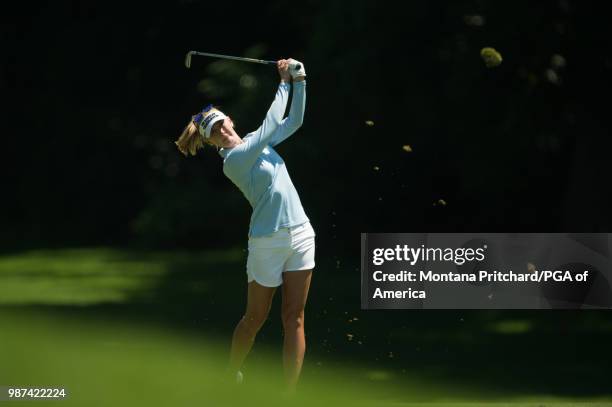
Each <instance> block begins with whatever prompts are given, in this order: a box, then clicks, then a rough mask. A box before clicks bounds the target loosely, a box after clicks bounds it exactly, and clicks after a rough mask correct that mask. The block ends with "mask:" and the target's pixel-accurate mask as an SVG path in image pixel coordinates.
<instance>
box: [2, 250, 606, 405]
mask: <svg viewBox="0 0 612 407" xmlns="http://www.w3.org/2000/svg"><path fill="white" fill-rule="evenodd" d="M244 260H245V253H244V252H243V251H242V250H239V249H238V250H229V251H219V252H205V253H194V252H159V253H148V252H133V251H126V250H115V249H105V248H100V249H78V250H58V251H32V252H24V253H18V254H14V255H8V256H7V255H5V256H2V257H0V386H2V385H15V386H21V387H25V386H62V387H65V388H67V389H68V391H69V393H70V395H69V398H68V399H66V400H62V401H56V402H52V403H60V405H66V406H69V405H74V406H108V405H113V406H123V405H125V406H135V405H147V406H150V405H173V406H180V405H189V406H194V405H202V406H224V405H228V406H233V405H252V406H259V405H262V406H263V405H266V406H273V405H281V404H282V405H287V403H288V401H287V400H284V399H282V398H281V397H280V393H281V389H282V376H281V366H282V365H281V360H280V332H279V325H278V321H277V320H276V318H275V320H276V322H273V321H271V322H270V323H269V324H268V326H267V327H266V328H265V329H263V330H262V332H261V333H260V336H258V340H257V342H256V344H255V347H254V350H253V352H252V354H251V355H250V356H249V359H248V362H247V364H246V365H245V368H244V371H245V375H246V379H247V382H246V383H245V385H244V386H243V387H241V388H235V387H234V386H231V385H228V384H227V383H226V382H224V381H222V380H220V379H221V376H222V375H221V373H222V371H223V368H224V366H225V362H226V359H227V353H228V350H229V349H228V346H229V338H230V337H231V329H232V328H233V325H234V323H235V320H236V319H237V318H238V317H239V315H240V312H241V310H242V307H243V300H244V292H243V291H240V290H241V289H243V288H244V287H243V286H242V288H236V290H229V289H227V290H226V291H222V290H221V287H225V288H227V287H241V285H240V284H242V283H244V281H243V279H244V275H243V273H244ZM326 278H329V279H331V278H332V276H329V277H326ZM321 279H323V277H321ZM330 285H333V284H330ZM336 286H337V285H336ZM317 292H318V294H316V293H317ZM315 294H316V295H318V297H317V296H314V297H313V305H312V306H311V308H310V311H309V312H310V314H313V317H312V318H311V320H312V322H307V324H309V325H307V328H308V327H310V328H308V331H307V332H308V340H309V348H308V351H307V357H306V360H305V364H304V371H303V377H302V382H301V384H300V392H299V394H298V396H297V398H296V399H293V400H291V405H333V406H344V405H346V406H349V405H350V406H361V405H363V406H380V405H382V406H393V405H397V406H417V405H427V406H431V407H433V406H456V407H459V406H468V405H469V406H474V405H478V406H480V405H482V406H485V405H486V406H516V407H519V406H534V407H539V406H586V405H588V406H612V399H611V398H610V397H609V395H605V394H604V395H602V394H601V392H591V393H593V394H590V395H589V394H586V395H581V396H568V395H564V396H563V395H560V394H562V393H561V392H559V391H557V390H555V388H553V387H551V390H550V391H549V392H546V391H543V392H534V391H533V390H532V389H531V388H530V387H525V385H523V386H522V387H521V386H518V384H521V383H524V382H525V381H526V380H534V379H533V377H537V375H535V376H534V375H533V370H534V369H532V368H531V366H526V370H525V371H524V374H523V375H522V376H516V377H512V376H510V379H506V381H503V380H501V379H500V380H497V385H495V386H492V385H490V384H488V383H491V380H492V379H491V378H489V381H487V380H485V379H487V376H493V379H496V376H495V375H497V374H501V373H500V372H501V371H503V370H507V369H511V368H512V365H508V366H510V367H508V368H507V367H506V366H507V363H510V362H511V360H510V359H508V360H507V361H506V362H504V361H503V360H501V361H499V362H495V361H494V360H492V361H488V362H492V363H494V364H491V363H488V364H487V363H483V362H482V360H485V361H487V358H488V357H489V356H488V355H490V353H488V351H487V350H486V349H485V353H484V355H482V354H481V355H479V357H482V358H483V359H477V360H472V365H471V366H470V365H469V364H467V363H466V361H465V360H463V359H461V354H460V353H457V357H458V358H460V359H457V360H453V359H450V358H449V359H441V358H440V355H439V350H440V349H442V347H441V346H447V345H438V344H440V343H444V342H442V341H444V339H445V338H452V341H454V342H455V343H461V344H463V345H461V346H475V344H478V342H477V341H476V339H477V338H476V336H478V335H474V333H473V332H472V335H467V334H466V332H465V331H462V332H459V333H457V332H454V333H453V332H451V331H450V330H449V331H448V332H447V334H448V335H447V336H445V335H442V334H435V332H433V331H432V332H430V334H426V332H425V330H424V331H423V332H419V331H418V330H412V331H410V332H407V333H410V335H407V336H405V337H401V336H400V335H399V334H396V342H395V344H394V345H393V347H392V349H393V350H394V352H395V354H396V356H394V357H393V358H391V357H392V356H393V355H392V354H389V355H387V354H388V353H389V352H387V346H391V345H388V344H387V343H385V344H384V346H383V345H382V344H381V342H377V341H376V337H377V334H380V332H377V331H376V329H379V328H378V327H377V326H376V325H375V324H376V323H377V322H378V323H382V322H381V321H380V319H381V316H382V315H383V314H381V313H380V312H375V313H370V314H369V313H367V312H362V313H358V312H357V311H356V310H352V311H351V314H359V319H358V320H357V321H352V322H350V323H348V322H347V321H346V319H347V316H346V313H347V312H348V311H346V310H351V309H352V308H351V306H350V305H347V303H346V300H345V301H341V297H340V296H339V295H338V296H337V297H336V298H335V299H334V301H336V304H337V305H334V304H333V301H327V302H326V300H328V294H327V293H326V292H325V291H324V288H323V287H321V286H320V287H317V290H313V295H315ZM238 299H239V301H238ZM323 311H325V312H323ZM310 314H309V315H310ZM396 315H397V314H396ZM413 315H415V314H413ZM418 315H421V314H418ZM430 315H431V314H430ZM368 316H370V317H371V318H370V319H368ZM307 321H308V319H307ZM329 321H332V325H328V323H329ZM340 323H344V324H346V325H347V326H346V327H339V328H337V329H336V327H337V325H338V324H340ZM356 324H362V328H360V327H358V326H356ZM367 325H371V327H376V328H374V329H369V330H368V329H366V328H367ZM330 326H331V327H333V328H334V330H332V329H330ZM483 326H484V328H483V332H489V335H501V336H495V338H502V337H504V338H505V337H508V338H510V339H508V341H507V342H506V343H513V342H515V343H516V342H517V341H520V338H521V337H522V336H524V335H529V334H531V333H532V332H533V331H534V330H535V329H536V328H537V325H535V324H533V323H532V322H530V321H526V320H524V319H521V318H510V319H508V320H507V321H506V322H503V321H502V322H495V323H486V324H483ZM364 327H365V328H364ZM349 328H350V331H351V332H353V333H354V334H355V335H356V336H355V338H354V339H352V340H350V341H349V340H348V339H347V338H346V331H347V330H349ZM336 331H337V332H336ZM402 332H403V331H402ZM357 338H359V339H362V340H363V344H357V343H356V341H357ZM381 338H383V336H381ZM423 338H425V339H423ZM535 338H536V339H537V340H539V339H540V338H541V336H537V337H535ZM321 339H324V341H325V346H323V345H322V344H321V343H320V342H321ZM418 340H421V342H422V343H423V345H422V346H423V348H424V349H423V352H422V353H423V354H424V355H422V356H421V357H422V358H423V360H424V362H423V361H422V360H421V361H419V359H416V355H417V353H414V352H413V353H410V352H409V351H408V350H409V348H410V347H411V346H412V345H411V344H413V343H415V342H416V341H418ZM423 340H425V341H426V342H423ZM500 343H501V340H496V343H495V345H496V346H498V347H499V349H497V351H498V352H501V353H502V354H503V352H504V351H505V350H504V349H503V347H502V346H500ZM519 343H520V342H519ZM330 344H332V345H333V346H332V345H330ZM398 345H401V346H404V347H405V349H403V348H402V347H401V346H398ZM481 345H482V346H484V345H486V343H485V342H481ZM428 347H429V348H428ZM330 348H331V349H330ZM474 349H475V348H474ZM335 350H342V352H340V351H338V352H335ZM481 353H482V351H481ZM381 354H384V355H387V356H388V358H386V359H383V358H381V357H380V356H381ZM398 354H399V356H397V355H398ZM402 354H408V355H412V356H411V357H406V356H404V357H403V358H402ZM374 355H376V358H374V357H373V356H374ZM451 367H457V369H459V368H460V367H463V368H464V370H463V371H464V372H476V373H478V374H475V376H474V378H472V380H464V379H465V378H464V377H461V376H458V375H457V374H456V373H455V372H456V371H459V370H453V369H451ZM566 367H567V368H568V373H570V374H571V373H572V371H573V370H572V369H573V368H576V366H566ZM587 368H591V366H588V367H587ZM478 370H482V372H478ZM509 371H512V370H509ZM541 373H545V372H544V371H541ZM542 376H544V375H543V374H542ZM499 377H504V376H503V375H501V376H499ZM572 380H576V381H580V380H582V379H581V376H580V375H576V376H574V377H573V378H572ZM0 403H2V402H0ZM30 403H34V404H33V405H40V404H39V403H40V402H39V401H21V402H20V403H19V405H22V406H25V405H29V404H30Z"/></svg>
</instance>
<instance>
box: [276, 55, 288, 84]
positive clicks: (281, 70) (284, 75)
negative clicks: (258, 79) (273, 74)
mask: <svg viewBox="0 0 612 407" xmlns="http://www.w3.org/2000/svg"><path fill="white" fill-rule="evenodd" d="M276 67H277V68H278V74H279V75H280V78H281V82H291V74H290V73H289V61H288V60H286V59H279V60H278V61H276Z"/></svg>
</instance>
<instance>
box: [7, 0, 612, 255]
mask: <svg viewBox="0 0 612 407" xmlns="http://www.w3.org/2000/svg"><path fill="white" fill-rule="evenodd" d="M13 6H15V8H13V9H12V11H7V12H4V13H3V15H2V17H0V18H1V21H2V24H1V27H2V31H1V32H2V43H3V47H2V48H3V58H2V63H1V65H0V67H1V70H0V92H1V93H2V95H3V102H4V103H3V104H4V108H3V109H2V111H3V120H2V134H3V140H4V143H3V149H2V167H3V174H4V175H5V177H6V178H5V183H4V188H3V192H4V193H3V200H2V201H3V210H2V219H1V222H2V228H1V229H0V239H1V241H2V247H3V249H4V250H13V249H19V248H28V247H56V246H67V245H70V246H74V245H93V244H96V245H97V244H111V245H135V246H141V247H142V246H144V247H152V248H158V247H166V248H172V247H190V248H202V249H205V248H209V247H226V246H228V245H244V244H245V241H246V235H247V227H248V220H249V215H250V208H249V206H248V204H247V202H246V200H245V199H244V198H243V197H242V196H241V194H240V192H239V191H238V190H237V189H236V188H235V187H234V186H233V185H232V184H231V183H230V181H229V180H227V179H226V178H224V176H223V173H222V171H221V159H220V157H219V156H218V155H217V154H216V152H215V151H214V150H212V149H207V151H206V152H204V153H203V154H200V155H198V156H196V157H195V158H184V157H182V156H181V155H180V154H179V152H178V151H177V150H176V148H175V147H174V144H173V142H174V140H175V139H176V138H177V137H178V135H179V134H180V132H181V130H182V128H183V127H184V126H185V124H186V122H187V120H188V119H189V117H190V115H191V114H193V113H194V112H196V111H197V110H198V109H200V108H201V107H202V106H204V105H205V104H207V103H215V104H216V105H220V106H221V107H222V108H223V109H224V110H226V111H227V112H228V113H229V114H230V115H231V116H233V117H234V119H235V121H236V123H237V126H238V131H239V134H241V135H244V134H246V133H247V132H249V131H251V130H253V129H254V128H255V127H257V125H258V124H259V121H260V120H262V118H263V115H264V114H265V111H266V110H267V108H268V105H269V103H270V102H271V100H272V98H273V94H274V89H275V86H276V83H277V81H278V78H277V73H276V72H275V70H274V69H273V68H270V67H267V66H263V65H256V64H247V63H236V62H228V61H220V60H213V59H208V58H202V57H200V58H194V60H193V67H192V69H191V70H187V69H185V67H184V66H183V58H184V55H185V53H186V52H187V51H188V50H190V49H196V50H202V51H209V52H218V53H225V54H230V55H246V56H253V57H261V58H266V59H277V58H281V57H294V58H296V59H299V60H302V61H304V62H305V65H306V67H307V72H308V100H307V111H306V117H305V123H304V125H303V127H302V128H301V129H300V130H299V132H298V133H297V134H296V135H294V136H293V137H292V138H291V139H289V140H288V141H287V142H285V143H284V144H282V145H281V146H280V147H279V152H280V153H281V155H282V156H283V157H284V158H285V160H286V161H287V164H288V168H289V171H290V174H291V176H292V178H293V180H294V182H295V184H296V186H297V188H298V191H299V192H300V195H301V199H302V201H303V204H304V206H305V208H306V211H307V214H308V215H309V217H310V218H311V221H312V223H313V225H314V227H315V229H316V230H317V232H318V237H319V243H320V247H321V248H322V249H321V251H320V253H321V255H322V256H331V255H332V254H333V255H340V254H343V255H345V256H350V255H354V254H355V253H356V250H358V236H359V233H360V232H364V231H370V232H373V231H406V232H408V231H429V232H434V231H449V232H450V231H508V232H510V231H547V232H554V231H559V232H561V231H563V232H569V231H572V232H577V231H580V232H606V231H609V229H610V228H609V227H610V215H609V210H608V207H609V205H608V201H607V199H606V197H605V193H606V192H607V189H608V188H607V181H606V180H607V177H608V173H609V171H608V165H607V164H608V163H607V155H608V153H607V149H606V148H604V146H605V141H606V138H607V136H608V135H609V132H610V129H609V121H608V117H607V114H608V103H607V93H608V91H609V89H610V73H611V72H612V53H611V50H610V29H609V25H608V24H607V21H606V17H605V13H604V12H603V10H602V5H600V3H598V2H591V1H580V2H578V1H570V0H555V1H540V2H535V3H534V2H529V1H512V2H510V1H503V2H491V1H476V0H474V1H453V2H442V1H435V2H432V1H425V0H423V1H411V2H403V3H379V2H373V1H353V2H350V3H349V2H320V1H306V2H303V3H302V4H300V7H299V8H298V7H289V6H288V5H287V4H286V3H285V2H280V1H272V2H266V3H260V2H244V3H243V2H225V3H224V4H223V7H222V8H220V7H217V8H215V7H211V5H210V3H206V2H191V1H180V2H167V3H164V4H158V3H132V2H128V3H123V4H121V6H118V5H111V4H105V3H98V4H94V3H82V2H59V3H58V2H50V3H47V4H43V5H41V4H30V3H17V4H14V5H13ZM485 46H491V47H494V48H496V49H497V50H498V51H499V52H500V53H501V54H502V56H503V59H504V60H503V63H502V64H501V65H500V66H499V67H497V68H493V69H489V68H486V67H485V65H484V63H483V61H482V60H481V58H480V56H479V52H480V49H481V48H482V47H485ZM366 121H371V122H373V126H369V125H367V124H366ZM404 145H410V146H411V148H412V150H413V151H412V152H411V153H408V152H406V151H404V150H403V149H402V146H404ZM439 199H443V200H444V201H445V202H446V205H442V204H436V205H434V203H436V202H438V200H439Z"/></svg>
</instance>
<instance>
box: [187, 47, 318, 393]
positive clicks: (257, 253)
mask: <svg viewBox="0 0 612 407" xmlns="http://www.w3.org/2000/svg"><path fill="white" fill-rule="evenodd" d="M298 67H299V69H298ZM277 68H278V72H279V74H280V84H279V86H278V90H277V91H276V97H275V98H274V101H273V102H272V106H270V109H269V110H268V113H267V114H266V118H265V119H264V121H263V123H262V125H261V126H260V127H259V128H258V129H257V130H255V131H254V132H252V133H249V134H247V135H246V136H245V137H244V138H243V139H242V138H240V136H238V134H236V132H235V131H234V123H233V122H232V120H231V119H230V118H229V117H228V116H226V115H225V114H223V112H221V111H219V110H217V109H215V108H213V107H212V106H211V105H209V106H207V107H206V108H204V110H203V111H202V112H201V113H199V114H198V115H196V116H194V117H193V118H192V120H191V121H190V123H189V124H188V125H187V127H186V128H185V130H184V131H183V134H182V135H181V137H180V138H179V139H178V141H177V142H176V144H177V146H178V148H179V150H180V151H181V152H182V153H183V154H185V155H187V154H188V153H191V154H192V155H195V153H196V151H197V150H198V149H199V148H202V147H203V145H204V144H203V143H207V144H210V145H214V146H216V147H217V148H218V149H219V150H218V151H219V154H220V155H221V157H223V173H224V174H225V175H226V176H227V177H228V178H229V179H230V180H231V181H232V182H233V183H234V184H236V186H237V187H238V188H239V189H240V191H242V193H243V194H244V196H245V197H246V199H247V200H248V201H249V203H250V204H251V206H252V208H253V213H252V215H251V222H250V227H249V240H248V248H249V255H248V259H247V265H246V273H247V281H248V296H247V305H246V311H245V314H244V316H243V317H242V319H241V320H240V321H239V322H238V325H237V326H236V329H235V330H234V335H233V339H232V348H231V353H230V361H229V367H228V370H229V373H230V374H231V375H232V377H235V380H236V381H237V382H238V383H240V382H242V378H243V376H242V373H241V372H240V368H241V366H242V364H243V362H244V360H245V358H246V356H247V355H248V353H249V351H250V349H251V346H252V345H253V342H254V340H255V336H256V335H257V332H258V331H259V329H260V328H261V327H262V325H263V323H264V322H265V320H266V319H267V317H268V312H269V311H270V306H271V304H272V298H273V296H274V293H275V292H276V287H278V286H280V285H282V296H283V298H282V312H281V317H282V322H283V327H284V345H283V364H284V372H285V379H286V382H287V391H288V392H289V393H293V392H294V391H295V387H296V384H297V382H298V378H299V375H300V371H301V368H302V361H303V359H304V351H305V349H306V342H305V337H304V307H305V305H306V298H307V296H308V289H309V287H310V279H311V276H312V270H313V268H314V265H315V261H314V257H315V241H314V237H315V233H314V230H313V228H312V226H311V225H310V222H309V219H308V217H307V216H306V213H305V212H304V209H303V208H302V204H301V203H300V198H299V196H298V193H297V191H296V189H295V187H294V186H293V183H292V182H291V178H290V177H289V173H288V172H287V167H286V166H285V162H284V161H283V159H282V158H281V157H280V156H279V155H278V153H277V152H276V151H275V150H274V148H273V147H274V146H276V145H277V144H278V143H280V142H282V141H283V140H285V139H286V138H287V137H289V136H291V135H292V134H293V133H295V131H296V130H297V129H298V128H299V127H300V126H301V125H302V120H303V118H304V106H305V103H306V81H305V77H306V72H305V70H304V64H302V63H300V62H298V61H295V60H292V59H281V60H279V61H277ZM292 79H293V98H292V102H291V108H290V110H289V115H288V117H287V118H285V119H283V115H284V112H285V108H286V106H287V99H288V96H289V88H290V86H291V80H292Z"/></svg>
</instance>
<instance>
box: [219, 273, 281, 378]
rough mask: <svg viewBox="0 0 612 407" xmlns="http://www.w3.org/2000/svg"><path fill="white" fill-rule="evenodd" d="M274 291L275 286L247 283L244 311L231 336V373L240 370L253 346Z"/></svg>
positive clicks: (264, 319) (265, 317)
mask: <svg viewBox="0 0 612 407" xmlns="http://www.w3.org/2000/svg"><path fill="white" fill-rule="evenodd" d="M275 292H276V287H265V286H263V285H260V284H258V283H257V282H256V281H251V282H250V283H249V285H248V297H247V306H246V312H245V314H244V316H243V317H242V319H240V322H238V325H236V329H234V336H233V338H232V350H231V352H230V362H229V370H230V373H231V374H232V375H235V374H236V372H237V371H238V370H240V367H241V366H242V364H243V363H244V360H245V359H246V357H247V355H248V354H249V351H250V350H251V347H252V346H253V342H254V341H255V336H256V335H257V332H258V331H259V329H260V328H261V326H262V325H263V324H264V322H265V321H266V319H267V318H268V313H269V312H270V306H271V305H272V298H273V297H274V293H275Z"/></svg>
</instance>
